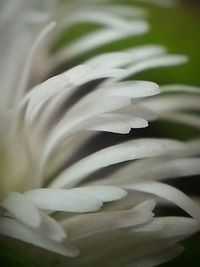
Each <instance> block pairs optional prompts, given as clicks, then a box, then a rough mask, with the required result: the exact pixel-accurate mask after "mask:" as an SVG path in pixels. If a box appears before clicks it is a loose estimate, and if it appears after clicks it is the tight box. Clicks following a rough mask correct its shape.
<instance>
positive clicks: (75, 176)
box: [51, 139, 182, 188]
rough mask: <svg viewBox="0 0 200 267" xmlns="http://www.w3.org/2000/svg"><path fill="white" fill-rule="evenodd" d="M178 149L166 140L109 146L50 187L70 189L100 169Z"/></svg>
mask: <svg viewBox="0 0 200 267" xmlns="http://www.w3.org/2000/svg"><path fill="white" fill-rule="evenodd" d="M178 147H182V144H181V143H180V142H177V141H172V140H167V139H138V140H131V141H127V142H124V143H121V144H118V145H115V146H111V147H108V148H105V149H102V150H100V151H98V152H96V153H94V154H92V155H89V156H87V157H85V158H84V159H82V160H80V161H79V162H77V163H76V164H74V165H72V166H71V167H70V168H68V169H66V170H64V171H63V172H62V173H61V174H60V175H59V176H58V177H57V179H56V180H55V181H54V182H53V183H52V184H51V187H52V188H61V187H72V186H74V185H75V184H78V183H79V182H81V181H82V180H83V179H84V178H85V177H86V176H87V175H89V174H91V173H93V172H95V171H97V170H98V169H100V168H103V167H107V166H109V165H113V164H116V163H120V162H124V161H128V160H133V159H139V158H146V157H152V156H157V155H160V154H165V153H166V152H168V151H170V150H173V149H175V148H178Z"/></svg>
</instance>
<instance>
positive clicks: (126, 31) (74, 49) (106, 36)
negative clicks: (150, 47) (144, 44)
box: [56, 20, 148, 62]
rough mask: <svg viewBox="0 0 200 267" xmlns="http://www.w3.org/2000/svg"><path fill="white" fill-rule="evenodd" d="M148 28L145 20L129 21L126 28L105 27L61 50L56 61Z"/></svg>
mask: <svg viewBox="0 0 200 267" xmlns="http://www.w3.org/2000/svg"><path fill="white" fill-rule="evenodd" d="M147 30H148V25H147V23H146V22H145V21H142V20H141V21H134V22H130V23H127V27H126V28H123V27H122V28H120V29H116V28H109V27H106V28H103V29H100V30H97V31H96V32H92V33H90V34H87V35H86V36H84V37H82V38H80V39H78V40H76V41H75V42H72V44H70V45H69V46H67V47H66V48H65V49H63V50H62V51H60V52H59V54H58V55H57V57H56V62H59V61H64V60H66V59H68V60H69V59H71V58H73V57H75V56H78V55H80V54H82V53H84V52H87V51H89V50H90V49H94V48H96V47H98V46H100V45H104V44H106V43H109V42H111V41H116V40H119V39H122V38H126V37H128V36H134V35H140V34H143V33H145V32H146V31H147Z"/></svg>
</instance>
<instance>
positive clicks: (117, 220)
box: [62, 200, 155, 240]
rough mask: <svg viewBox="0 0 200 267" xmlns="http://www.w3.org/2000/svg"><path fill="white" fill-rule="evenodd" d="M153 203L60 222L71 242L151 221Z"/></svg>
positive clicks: (148, 202) (149, 202)
mask: <svg viewBox="0 0 200 267" xmlns="http://www.w3.org/2000/svg"><path fill="white" fill-rule="evenodd" d="M154 206H155V201H153V200H147V201H145V202H143V203H141V204H139V205H137V206H135V207H133V208H132V209H130V210H122V211H114V212H99V213H93V214H90V215H79V216H75V217H72V218H71V219H66V220H63V221H62V225H63V227H64V228H65V229H66V231H67V232H68V233H69V235H70V238H71V239H72V240H74V239H79V238H83V237H85V236H88V235H92V234H94V233H99V232H103V231H108V230H111V229H118V228H120V229H121V228H127V227H134V226H137V225H140V224H143V223H146V222H147V221H149V220H151V219H152V217H153V213H152V212H151V211H152V209H153V208H154Z"/></svg>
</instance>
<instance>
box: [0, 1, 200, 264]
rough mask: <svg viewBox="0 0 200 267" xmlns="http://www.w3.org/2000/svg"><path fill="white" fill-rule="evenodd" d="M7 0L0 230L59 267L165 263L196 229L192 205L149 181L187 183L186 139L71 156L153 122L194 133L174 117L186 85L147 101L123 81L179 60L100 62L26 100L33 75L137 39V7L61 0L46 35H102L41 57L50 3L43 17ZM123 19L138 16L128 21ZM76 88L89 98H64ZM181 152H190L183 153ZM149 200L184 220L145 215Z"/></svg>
mask: <svg viewBox="0 0 200 267" xmlns="http://www.w3.org/2000/svg"><path fill="white" fill-rule="evenodd" d="M16 3H17V4H16V5H14V4H13V2H12V1H7V3H6V4H5V5H3V4H2V5H3V6H2V10H3V13H2V14H1V20H2V24H1V26H0V27H1V36H4V37H5V39H4V40H7V41H5V43H4V41H3V42H2V44H1V47H0V52H1V58H2V61H1V67H4V68H3V69H2V72H1V73H0V77H1V82H2V83H1V107H0V108H1V117H0V124H1V132H0V134H1V144H0V149H1V154H2V156H1V157H2V165H1V167H0V175H1V188H0V190H1V199H2V202H1V207H2V208H3V211H2V214H1V219H0V233H1V234H2V235H4V236H8V237H11V238H14V239H19V240H21V241H24V242H26V243H30V244H33V245H35V246H38V247H41V248H44V249H46V250H49V251H51V252H56V253H58V254H61V255H64V256H68V257H66V258H65V260H64V264H69V266H93V265H97V266H102V265H105V266H109V267H112V266H113V267H114V266H117V265H118V264H120V266H133V265H134V266H140V267H142V266H146V267H148V266H155V265H157V264H159V263H161V262H164V261H166V260H169V259H171V258H173V257H175V256H176V255H178V254H179V253H180V252H181V251H182V247H180V246H179V245H177V242H178V241H181V240H182V239H184V238H186V237H188V236H189V235H191V234H194V233H195V232H197V231H198V230H199V222H200V215H199V214H200V208H199V206H198V205H197V204H196V203H195V202H194V201H193V200H192V199H190V198H189V197H187V196H186V195H185V194H184V193H182V192H181V191H179V190H178V189H176V188H174V187H172V186H169V185H166V184H164V183H162V182H160V181H159V180H163V179H165V178H173V177H177V176H187V175H194V174H199V172H200V168H199V158H198V157H195V156H196V155H198V153H199V146H197V144H198V142H199V141H198V140H196V141H193V142H189V143H187V144H183V143H182V142H179V141H176V140H170V139H159V138H140V139H133V140H129V141H125V142H121V143H118V144H114V145H110V146H106V147H104V148H101V149H98V150H97V151H93V152H91V153H89V154H88V155H84V156H83V157H81V158H79V159H76V160H72V159H73V157H74V156H75V154H77V153H81V151H82V146H83V145H86V146H87V145H88V144H89V143H90V141H91V140H92V138H93V137H95V136H97V133H98V132H111V133H119V134H127V133H129V132H130V130H131V129H134V128H144V127H147V125H148V122H147V121H148V120H155V119H156V118H159V117H160V118H164V119H168V120H176V121H182V122H184V123H186V124H192V125H195V126H196V125H198V126H199V120H198V117H195V115H188V114H184V113H183V112H182V110H183V109H185V108H188V107H192V108H195V109H198V108H199V106H198V103H199V102H198V101H199V96H198V90H196V89H195V88H190V87H182V86H181V87H179V86H177V85H175V86H166V87H164V88H161V89H162V90H163V92H164V93H162V94H160V95H158V96H155V97H152V96H154V95H157V94H158V93H159V92H160V90H159V87H158V85H157V84H155V83H153V82H147V81H132V80H131V81H127V78H128V77H129V76H132V75H134V74H136V73H138V72H140V71H143V70H145V69H149V68H155V67H162V66H171V65H175V64H180V63H182V62H185V57H184V56H180V55H168V54H167V53H166V51H165V49H164V48H163V47H161V46H158V45H145V46H140V47H137V48H133V49H128V50H126V51H123V52H121V51H120V52H112V53H105V54H101V55H97V56H95V57H93V58H91V59H89V60H86V61H85V62H84V63H83V64H82V65H78V66H75V67H73V68H71V69H70V70H68V71H65V72H64V73H62V74H60V75H57V76H54V77H52V78H50V79H48V80H46V81H44V82H43V83H40V84H38V85H36V86H34V87H33V88H32V89H30V90H29V91H28V90H27V89H28V87H29V85H30V84H32V83H33V84H36V83H37V82H38V80H40V79H41V77H40V74H41V73H42V74H43V75H44V73H48V72H49V71H50V70H52V69H53V68H54V67H55V66H56V67H57V66H58V65H59V64H61V63H63V62H64V61H65V60H66V59H71V58H73V57H76V56H78V55H80V54H81V53H85V52H87V51H89V50H90V49H92V48H94V47H98V46H99V45H101V44H104V43H107V42H111V41H113V40H118V39H121V38H125V37H127V36H132V35H135V34H142V33H144V32H145V31H146V30H147V29H148V25H147V23H146V21H145V20H144V19H143V18H142V17H143V14H144V12H143V10H141V9H139V8H133V9H130V7H127V6H119V5H115V4H108V3H106V5H105V3H104V1H95V2H94V1H92V2H91V1H86V2H85V5H84V6H82V5H80V1H73V2H72V1H69V2H68V3H67V4H66V6H67V7H68V9H65V8H64V7H65V5H64V7H63V6H61V9H60V11H59V10H58V11H57V13H56V14H54V16H55V18H57V20H58V24H57V25H58V26H57V28H58V29H57V30H58V31H62V29H64V28H66V27H69V26H70V25H72V24H76V23H78V22H82V21H89V22H96V23H99V24H100V25H102V28H101V29H98V30H96V31H95V32H92V33H89V34H87V35H86V36H84V37H81V38H80V39H78V40H76V41H74V42H73V43H71V44H70V45H66V46H65V47H64V48H63V49H61V50H59V51H58V52H57V53H54V54H52V55H49V57H48V56H46V55H45V54H46V52H45V53H44V51H45V50H46V49H48V45H47V43H48V42H51V41H52V40H53V39H54V38H55V36H56V34H57V33H56V29H55V33H54V32H52V35H51V30H53V28H54V27H55V23H54V22H53V23H52V22H51V23H50V24H47V26H44V24H45V23H46V21H47V19H48V16H47V15H46V9H48V12H49V13H50V14H51V12H54V8H55V7H54V3H53V2H52V3H50V2H49V4H47V6H45V5H44V7H43V8H44V10H45V12H43V11H41V10H42V9H41V6H40V4H41V1H23V0H22V1H16ZM45 3H47V2H45ZM37 5H39V9H38V6H37ZM88 7H90V9H89V8H88ZM65 12H66V14H65V15H66V16H63V13H65ZM132 12H133V13H132ZM134 15H135V16H136V17H139V19H137V20H132V19H131V17H132V16H134ZM8 26H9V27H8ZM7 27H8V29H7ZM39 32H40V33H39ZM44 39H45V40H46V43H45V42H44ZM34 40H35V41H34ZM42 43H43V44H42ZM30 47H31V48H30ZM38 62H41V63H40V64H39V65H38ZM46 64H47V66H46ZM40 65H41V66H40ZM32 73H33V75H34V76H33V75H32ZM33 77H34V79H33ZM86 89H90V92H89V93H87V92H86V93H84V94H83V96H78V97H77V98H75V97H74V96H76V93H78V92H81V91H83V90H86ZM172 89H173V90H172ZM174 90H175V91H181V93H182V94H183V96H182V98H183V99H182V101H181V102H178V103H177V97H176V96H174V95H173V94H172V95H169V96H166V95H165V92H168V93H169V92H170V91H173V92H174ZM184 91H187V93H188V94H190V98H191V99H190V100H189V98H188V96H187V97H186V96H185V95H184ZM193 94H196V95H197V96H198V97H197V96H196V95H195V96H194V95H193ZM178 98H179V99H180V96H179V97H178ZM74 99H75V100H74ZM188 116H189V117H188ZM196 122H198V123H196ZM191 147H196V149H195V150H193V152H192V153H191V152H190V150H191ZM79 157H80V155H79ZM125 162H126V163H127V164H125V165H123V164H122V163H125ZM117 164H122V165H119V166H120V167H121V168H120V169H117V170H115V171H114V170H113V171H112V172H111V173H107V174H106V175H105V174H103V172H100V178H98V179H96V175H95V173H96V172H97V171H101V170H107V169H108V168H107V167H109V166H113V167H116V165H117ZM157 180H158V181H157ZM161 199H164V200H167V201H169V202H172V203H173V204H175V205H177V206H178V207H180V208H181V209H183V210H185V211H186V212H187V213H188V214H189V215H190V217H191V218H189V217H188V218H187V217H155V218H153V213H152V211H153V209H154V207H155V204H156V201H157V202H158V203H160V202H161V204H162V201H161ZM110 202H111V203H110ZM104 203H107V204H106V205H105V206H103V204H104ZM109 203H110V204H109ZM101 208H102V209H101ZM100 209H101V210H100ZM56 212H59V216H58V217H57V213H56ZM40 252H41V251H40ZM79 253H80V256H79V257H77V256H78V254H79ZM71 257H75V259H70V258H71Z"/></svg>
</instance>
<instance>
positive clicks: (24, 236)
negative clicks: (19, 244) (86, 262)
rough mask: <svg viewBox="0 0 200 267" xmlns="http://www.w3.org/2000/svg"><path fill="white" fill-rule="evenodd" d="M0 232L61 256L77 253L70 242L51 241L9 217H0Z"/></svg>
mask: <svg viewBox="0 0 200 267" xmlns="http://www.w3.org/2000/svg"><path fill="white" fill-rule="evenodd" d="M0 234H1V235H5V236H9V237H12V238H15V239H19V240H21V241H24V242H26V243H29V244H33V245H35V246H38V247H41V248H44V249H47V250H50V251H52V252H56V253H58V254H61V255H63V256H68V257H75V256H77V255H78V254H79V251H78V249H77V248H76V247H74V246H72V245H71V244H69V243H66V244H62V243H57V242H54V241H51V240H49V239H48V238H46V237H45V236H43V235H42V234H41V233H40V232H37V231H34V230H32V229H30V228H28V227H26V226H25V225H23V224H21V223H20V222H17V221H15V220H14V219H11V218H1V219H0Z"/></svg>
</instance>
